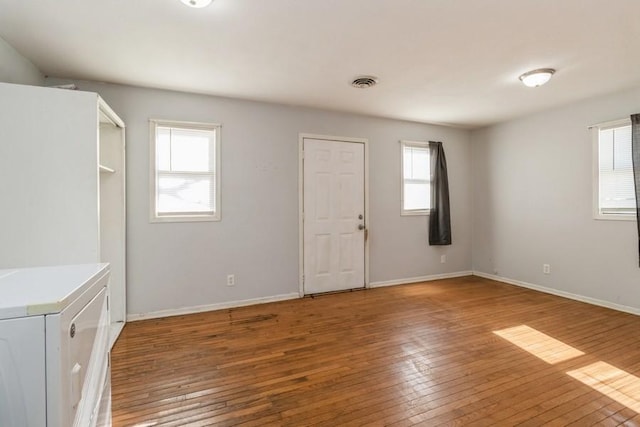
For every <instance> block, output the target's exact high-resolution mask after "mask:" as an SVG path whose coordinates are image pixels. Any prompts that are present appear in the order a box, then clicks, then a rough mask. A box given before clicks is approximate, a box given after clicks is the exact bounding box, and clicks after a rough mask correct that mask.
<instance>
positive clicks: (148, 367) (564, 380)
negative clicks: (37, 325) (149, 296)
mask: <svg viewBox="0 0 640 427" xmlns="http://www.w3.org/2000/svg"><path fill="white" fill-rule="evenodd" d="M522 325H526V326H527V327H528V328H518V329H509V328H514V327H517V326H522ZM495 331H503V332H501V336H499V335H497V334H496V333H494V332H495ZM639 331H640V317H638V316H633V315H630V314H624V313H620V312H616V311H613V310H608V309H605V308H600V307H595V306H591V305H588V304H583V303H579V302H575V301H571V300H568V299H563V298H559V297H555V296H551V295H547V294H542V293H538V292H534V291H531V290H527V289H522V288H518V287H514V286H510V285H506V284H502V283H497V282H493V281H490V280H486V279H482V278H479V277H474V276H469V277H463V278H459V279H449V280H441V281H435V282H427V283H420V284H411V285H402V286H394V287H388V288H378V289H370V290H365V291H356V292H348V293H341V294H333V295H324V296H319V297H316V298H305V299H300V300H293V301H284V302H278V303H271V304H263V305H258V306H252V307H243V308H237V309H230V310H221V311H217V312H209V313H202V314H194V315H188V316H178V317H170V318H164V319H156V320H147V321H140V322H134V323H129V324H127V326H126V327H125V329H124V331H123V334H122V335H121V337H120V339H119V340H118V342H117V343H116V346H115V348H114V350H113V353H112V387H113V418H114V426H116V427H117V426H137V427H143V426H144V427H147V426H156V425H157V426H194V427H195V426H207V425H220V426H227V425H243V426H263V425H283V426H285V425H286V426H308V425H323V426H343V425H348V426H351V425H353V426H356V425H367V426H383V425H393V426H408V425H426V426H435V425H440V424H446V425H464V426H468V425H474V426H475V425H477V426H502V425H504V426H513V425H523V426H538V425H551V426H564V425H571V426H588V425H602V426H616V425H627V426H631V425H640V415H638V412H640V378H638V377H639V376H640V333H639ZM542 334H545V335H542ZM504 336H508V337H509V339H507V338H504ZM545 336H546V337H547V338H545V339H543V338H544V337H545ZM514 342H515V343H517V344H514ZM567 346H570V348H569V347H567ZM521 347H525V348H527V350H524V349H523V348H521ZM571 348H572V349H573V350H575V351H573V350H572V349H571ZM545 355H547V356H548V355H551V356H552V358H551V359H552V361H551V362H548V361H545V360H549V359H548V358H545V357H546V356H545ZM567 357H569V358H567ZM603 362H604V363H603ZM568 372H569V373H570V374H568ZM585 383H586V384H585ZM634 409H635V410H634Z"/></svg>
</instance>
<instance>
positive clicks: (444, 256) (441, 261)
mask: <svg viewBox="0 0 640 427" xmlns="http://www.w3.org/2000/svg"><path fill="white" fill-rule="evenodd" d="M445 262H447V256H446V255H440V263H441V264H444V263H445Z"/></svg>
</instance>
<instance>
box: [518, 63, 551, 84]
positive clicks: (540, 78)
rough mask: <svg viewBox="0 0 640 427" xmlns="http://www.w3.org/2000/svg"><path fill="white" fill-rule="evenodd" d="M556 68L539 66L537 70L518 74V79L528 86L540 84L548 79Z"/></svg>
mask: <svg viewBox="0 0 640 427" xmlns="http://www.w3.org/2000/svg"><path fill="white" fill-rule="evenodd" d="M555 72H556V70H554V69H553V68H539V69H537V70H533V71H529V72H527V73H524V74H523V75H521V76H520V81H521V82H522V83H524V85H525V86H528V87H538V86H542V85H543V84H545V83H546V82H548V81H549V79H550V78H551V76H553V73H555Z"/></svg>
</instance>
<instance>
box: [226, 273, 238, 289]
mask: <svg viewBox="0 0 640 427" xmlns="http://www.w3.org/2000/svg"><path fill="white" fill-rule="evenodd" d="M235 285H236V276H235V274H229V275H227V286H235Z"/></svg>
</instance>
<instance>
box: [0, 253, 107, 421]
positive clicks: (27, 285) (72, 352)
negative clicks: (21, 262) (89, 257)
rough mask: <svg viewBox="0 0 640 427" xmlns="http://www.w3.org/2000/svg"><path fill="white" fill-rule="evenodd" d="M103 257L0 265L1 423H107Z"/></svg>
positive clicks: (105, 285)
mask: <svg viewBox="0 0 640 427" xmlns="http://www.w3.org/2000/svg"><path fill="white" fill-rule="evenodd" d="M108 281H109V267H108V264H83V265H71V266H58V267H43V268H26V269H12V270H0V426H2V427H25V426H26V427H44V426H46V427H72V426H73V427H93V426H110V425H111V387H110V384H111V382H110V366H109V365H110V363H109V304H108V292H109V288H108Z"/></svg>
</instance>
